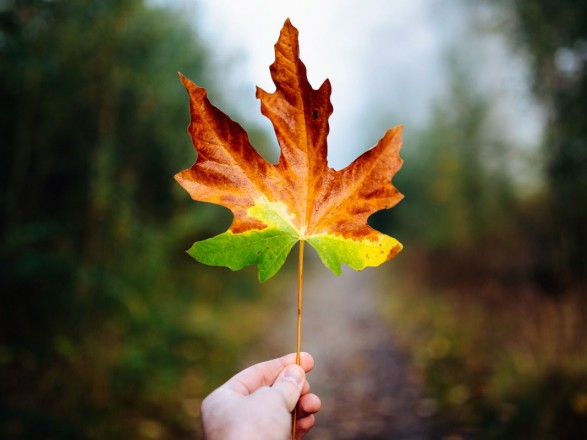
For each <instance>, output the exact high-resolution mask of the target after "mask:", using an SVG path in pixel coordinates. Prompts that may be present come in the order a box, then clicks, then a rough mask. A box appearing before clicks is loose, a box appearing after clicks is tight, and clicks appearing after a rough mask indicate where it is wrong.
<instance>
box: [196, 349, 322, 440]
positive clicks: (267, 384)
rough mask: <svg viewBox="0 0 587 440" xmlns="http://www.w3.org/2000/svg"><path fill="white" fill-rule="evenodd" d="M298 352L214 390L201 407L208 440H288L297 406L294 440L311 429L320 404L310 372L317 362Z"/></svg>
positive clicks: (243, 374)
mask: <svg viewBox="0 0 587 440" xmlns="http://www.w3.org/2000/svg"><path fill="white" fill-rule="evenodd" d="M295 359H296V355H295V353H292V354H288V355H286V356H283V357H281V358H278V359H273V360H270V361H266V362H261V363H259V364H256V365H253V366H252V367H249V368H247V369H245V370H243V371H241V372H240V373H238V374H236V375H235V376H233V377H232V378H231V379H229V380H228V382H226V383H225V384H224V385H222V386H220V387H219V388H217V389H216V390H214V391H213V392H212V393H211V394H210V395H209V396H208V397H206V399H204V402H203V403H202V423H203V426H204V436H205V438H206V440H232V439H237V440H248V439H255V440H257V439H263V440H265V439H267V440H272V439H275V440H288V439H290V438H291V429H292V414H291V413H292V411H293V410H294V408H295V407H296V404H297V423H296V440H297V439H301V438H302V437H303V436H304V435H306V433H307V432H308V431H309V430H310V429H312V427H313V426H314V423H315V420H316V419H315V418H314V414H315V413H317V412H318V411H319V410H320V399H319V398H318V396H316V395H315V394H311V393H310V384H309V382H308V381H307V380H306V373H307V372H308V371H310V370H311V369H312V368H313V367H314V359H313V358H312V356H311V355H310V354H308V353H301V364H302V365H301V367H300V366H298V365H296V364H295Z"/></svg>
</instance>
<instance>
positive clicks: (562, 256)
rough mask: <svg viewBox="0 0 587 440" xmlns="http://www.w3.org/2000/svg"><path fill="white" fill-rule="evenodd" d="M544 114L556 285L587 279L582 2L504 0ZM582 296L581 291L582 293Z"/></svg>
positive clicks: (585, 24)
mask: <svg viewBox="0 0 587 440" xmlns="http://www.w3.org/2000/svg"><path fill="white" fill-rule="evenodd" d="M509 4H510V7H511V10H512V11H513V12H514V17H515V19H516V24H517V26H516V27H515V29H516V35H517V37H518V39H519V41H520V42H521V43H522V44H523V45H524V47H526V48H527V50H528V53H529V54H530V57H531V63H532V67H533V76H534V88H535V91H536V94H537V95H538V96H539V97H540V98H541V99H542V101H543V102H544V104H545V107H546V108H547V111H548V127H547V139H546V160H547V162H546V175H547V179H548V185H549V192H550V195H551V197H550V198H551V209H552V215H553V219H554V222H555V228H556V229H555V230H554V231H552V233H553V234H556V236H557V239H558V241H559V243H558V246H557V247H558V251H557V252H556V253H555V255H554V256H553V258H552V261H551V264H553V265H554V266H555V267H557V271H558V273H559V274H563V277H562V278H564V279H563V280H561V281H566V282H570V283H571V284H574V285H583V286H585V282H586V279H587V227H586V225H587V113H586V112H585V109H586V107H585V103H586V102H587V1H585V0H560V1H553V0H509ZM583 293H584V294H585V293H586V292H583Z"/></svg>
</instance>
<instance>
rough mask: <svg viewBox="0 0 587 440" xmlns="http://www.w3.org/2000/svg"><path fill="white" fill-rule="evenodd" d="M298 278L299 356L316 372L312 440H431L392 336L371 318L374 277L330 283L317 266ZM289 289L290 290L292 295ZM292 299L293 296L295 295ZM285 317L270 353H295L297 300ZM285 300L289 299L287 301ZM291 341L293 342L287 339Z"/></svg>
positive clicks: (346, 273)
mask: <svg viewBox="0 0 587 440" xmlns="http://www.w3.org/2000/svg"><path fill="white" fill-rule="evenodd" d="M308 263H309V264H307V267H308V266H309V267H311V268H312V271H309V272H308V273H306V274H305V279H304V304H303V305H304V315H303V325H302V350H303V351H308V352H310V353H312V355H313V356H314V358H315V360H316V368H315V369H314V370H313V371H312V373H311V375H310V381H311V383H312V390H313V391H314V392H315V393H316V394H318V395H319V396H320V398H321V399H322V411H320V413H319V414H318V417H317V420H318V422H317V424H316V427H315V428H314V429H313V431H312V432H311V434H309V435H308V436H307V437H306V438H308V439H310V440H331V439H333V440H334V439H336V440H345V439H357V440H359V439H360V440H375V439H393V440H408V439H409V440H416V439H428V438H432V436H431V435H430V423H429V421H428V419H426V418H425V417H420V416H419V415H418V414H423V413H424V412H425V405H424V404H423V403H425V400H422V399H421V396H420V390H419V387H418V384H417V380H416V379H415V377H414V375H413V374H411V372H410V370H409V366H408V363H407V362H406V359H405V357H404V356H403V355H402V353H401V352H399V351H398V350H397V348H396V347H394V345H393V333H392V331H391V330H390V329H389V327H388V325H386V324H385V323H384V322H383V321H382V320H381V319H380V318H379V317H378V313H377V307H378V304H377V299H376V298H377V293H376V283H375V282H374V280H373V274H374V272H373V271H372V270H371V271H370V270H366V271H364V272H355V271H353V270H350V269H348V268H345V269H346V270H343V274H342V276H341V277H336V276H335V275H333V274H332V273H330V272H328V271H327V270H326V269H324V268H322V267H321V264H320V263H319V262H318V261H315V262H314V261H312V262H308ZM292 290H295V289H292ZM294 293H295V292H294ZM290 296H291V297H292V298H291V302H290V303H289V304H287V305H286V307H289V309H287V310H291V313H289V314H288V317H287V318H285V319H282V320H281V321H280V322H279V323H275V324H274V325H276V327H274V328H273V329H272V331H271V335H268V340H269V341H268V342H269V344H270V346H272V347H273V348H272V351H274V352H277V353H281V352H284V350H283V347H284V344H285V345H287V346H291V347H295V325H296V324H295V318H296V316H295V314H296V305H295V304H296V299H295V295H294V294H292V295H290ZM289 301H290V299H289V298H288V302H289ZM292 339H293V340H292Z"/></svg>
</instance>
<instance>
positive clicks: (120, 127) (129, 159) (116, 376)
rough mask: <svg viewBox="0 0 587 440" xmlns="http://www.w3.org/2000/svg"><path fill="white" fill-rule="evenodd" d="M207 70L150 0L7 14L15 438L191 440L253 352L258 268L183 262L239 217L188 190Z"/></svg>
mask: <svg viewBox="0 0 587 440" xmlns="http://www.w3.org/2000/svg"><path fill="white" fill-rule="evenodd" d="M206 59H207V54H206V52H205V51H204V50H203V48H202V47H201V46H200V45H199V43H198V36H197V34H196V33H195V31H194V30H193V28H192V27H191V25H190V24H189V23H188V22H187V21H186V20H185V19H184V18H183V17H182V16H181V15H180V14H179V13H176V12H172V11H169V10H166V9H161V8H155V7H153V6H148V5H146V4H144V2H143V1H140V0H124V1H119V0H106V1H103V0H101V1H90V0H86V1H82V0H77V1H51V2H48V1H40V0H39V1H14V2H8V3H7V2H3V3H2V5H1V6H0V114H1V115H2V117H1V118H0V135H1V137H2V138H1V141H0V185H1V186H2V189H3V191H2V193H1V194H0V205H1V209H2V220H1V223H0V243H1V244H0V272H1V273H0V291H2V296H1V299H0V437H2V438H7V439H9V438H46V439H51V438H96V439H102V438H158V437H165V438H185V436H186V435H187V434H188V433H191V432H194V431H195V430H197V429H198V428H197V421H196V419H195V418H196V417H198V410H199V405H198V402H199V400H200V399H201V398H202V396H203V395H204V394H205V393H206V392H207V391H208V390H210V388H211V387H212V386H215V385H218V384H219V382H220V381H221V380H222V379H224V378H225V377H226V376H227V375H228V373H229V371H233V369H234V366H235V363H236V362H237V361H238V359H239V354H240V353H241V351H242V350H244V349H246V347H247V343H250V341H251V340H252V338H253V336H254V333H255V328H256V326H255V325H254V323H255V320H257V321H258V320H259V315H258V312H254V311H253V310H250V309H251V307H252V306H248V305H247V306H245V304H244V303H245V302H246V303H247V304H248V303H251V304H252V305H256V304H258V303H259V301H260V299H261V296H260V294H259V291H258V289H257V286H256V283H254V282H253V280H252V279H251V278H250V276H248V275H250V274H245V275H243V276H239V277H234V278H230V279H226V280H225V281H223V283H222V286H220V285H219V283H218V277H217V275H218V273H216V272H214V271H213V270H211V269H206V270H205V271H204V270H203V269H202V270H199V269H198V268H197V267H194V265H193V264H191V262H190V259H189V258H187V256H186V255H185V252H184V250H185V247H186V245H187V244H188V243H189V242H190V240H193V233H194V231H201V233H202V234H204V233H206V230H205V229H206V228H208V227H210V225H211V224H218V223H219V222H220V223H226V224H228V222H229V219H228V218H227V215H226V213H225V212H224V211H220V210H217V209H214V208H212V207H210V206H197V207H196V206H194V205H193V203H191V201H190V200H189V198H188V197H186V196H185V194H184V193H183V192H181V191H180V190H179V189H178V188H176V185H175V182H174V181H173V179H172V176H173V174H174V172H175V170H177V169H178V168H179V167H180V166H181V165H182V164H184V163H186V162H189V161H191V160H193V159H194V154H193V153H191V151H192V150H191V146H190V142H189V138H188V136H187V134H186V132H185V126H186V125H187V122H188V117H187V113H186V112H187V107H186V104H185V91H184V90H183V88H182V87H181V84H180V83H179V81H178V80H177V73H176V72H177V71H178V70H181V71H184V72H186V73H189V74H190V75H191V76H192V77H194V78H196V79H197V80H198V81H200V82H202V83H206V81H207V77H206V72H205V69H204V68H205V64H206ZM241 313H242V314H245V315H246V318H245V317H242V316H241ZM229 324H230V325H229Z"/></svg>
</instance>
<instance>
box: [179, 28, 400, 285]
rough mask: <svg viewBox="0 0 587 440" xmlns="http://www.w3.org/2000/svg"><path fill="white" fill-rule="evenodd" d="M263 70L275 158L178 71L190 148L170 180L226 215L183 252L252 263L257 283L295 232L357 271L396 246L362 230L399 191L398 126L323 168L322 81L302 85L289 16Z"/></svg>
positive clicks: (327, 106)
mask: <svg viewBox="0 0 587 440" xmlns="http://www.w3.org/2000/svg"><path fill="white" fill-rule="evenodd" d="M270 71H271V77H272V79H273V82H274V83H275V86H276V91H275V92H273V93H268V92H266V91H264V90H262V89H260V88H257V97H258V98H259V99H260V100H261V112H262V113H263V114H264V115H265V116H266V117H267V118H269V120H270V121H271V123H272V124H273V127H274V130H275V134H276V136H277V139H278V141H279V145H280V148H281V155H280V157H279V161H278V163H277V164H272V163H269V162H267V161H266V160H265V159H264V158H263V157H261V156H260V155H259V154H258V153H257V152H256V151H255V149H254V148H253V147H252V146H251V144H250V142H249V139H248V136H247V133H246V132H245V131H244V129H243V128H242V127H241V126H240V125H238V124H237V123H236V122H234V121H232V120H231V119H230V118H229V117H228V116H227V115H226V114H224V113H222V112H221V111H220V110H218V109H217V108H216V107H214V106H213V105H212V104H210V101H209V100H208V97H207V94H206V91H205V90H204V89H203V88H201V87H198V86H197V85H195V84H194V83H193V82H192V81H190V80H189V79H187V78H186V77H184V76H183V75H181V74H180V79H181V81H182V83H183V84H184V86H185V87H186V89H187V91H188V93H189V97H190V112H191V123H190V125H189V127H188V132H189V134H190V136H191V138H192V140H193V144H194V147H195V148H196V151H197V153H198V156H197V160H196V162H195V164H194V165H193V166H192V167H191V168H190V169H187V170H184V171H182V172H180V173H178V174H177V175H176V176H175V178H176V180H177V181H178V182H179V183H180V185H182V186H183V188H185V190H186V191H187V192H188V193H189V194H190V196H191V197H192V198H193V199H194V200H198V201H202V202H210V203H215V204H218V205H222V206H225V207H227V208H229V209H230V210H231V211H232V213H233V214H234V220H233V222H232V224H231V226H230V228H229V229H228V231H226V232H224V233H222V234H220V235H217V236H215V237H212V238H209V239H207V240H203V241H200V242H196V243H195V244H194V245H193V247H192V248H191V249H190V250H189V251H188V253H189V254H190V255H191V256H192V257H194V258H195V259H196V260H198V261H200V262H202V263H205V264H209V265H214V266H226V267H229V268H230V269H232V270H239V269H241V268H243V267H245V266H249V265H253V264H256V265H258V268H259V279H260V280H261V281H265V280H267V279H269V278H270V277H272V276H273V275H275V273H277V271H278V270H279V269H280V267H281V266H282V265H283V263H284V262H285V260H286V257H287V255H288V254H289V252H290V250H291V248H292V247H293V246H294V245H295V244H296V243H297V242H298V241H300V240H304V241H305V242H307V243H309V244H310V245H312V246H313V247H314V248H315V249H316V251H317V252H318V255H319V256H320V258H321V259H322V261H323V263H324V264H325V265H326V266H327V267H328V268H330V269H331V270H332V271H333V272H334V273H336V274H340V273H341V264H342V263H344V264H346V265H348V266H350V267H352V268H353V269H356V270H362V269H364V268H365V267H367V266H378V265H380V264H382V263H384V262H385V261H387V260H389V259H390V258H392V257H393V256H395V255H396V254H397V253H398V252H399V251H400V250H401V249H402V245H401V244H400V243H399V242H398V241H397V240H396V239H394V238H392V237H389V236H387V235H385V234H382V233H381V232H379V231H376V230H375V229H373V228H371V227H370V226H369V225H368V224H367V219H368V217H369V216H370V215H371V214H373V213H375V212H376V211H379V210H381V209H388V208H391V207H392V206H394V205H395V204H396V203H398V202H399V201H400V200H401V199H402V197H403V196H402V195H401V194H400V193H399V191H398V190H397V189H396V188H395V187H394V186H393V185H392V183H391V178H392V176H393V175H394V174H395V173H396V172H397V170H398V169H399V168H400V167H401V164H402V160H401V159H400V157H399V150H400V147H401V127H396V128H393V129H390V130H388V131H387V132H386V133H385V135H384V136H383V138H382V139H381V140H380V141H379V142H378V143H377V145H375V146H374V147H373V148H372V149H370V150H368V151H367V152H365V153H364V154H363V155H361V156H360V157H359V158H357V159H356V160H355V161H354V162H352V163H351V164H350V165H349V166H347V167H346V168H344V169H342V170H338V171H337V170H334V169H332V168H329V167H328V165H327V144H326V137H327V135H328V131H329V128H328V118H329V117H330V115H331V114H332V104H331V102H330V93H331V87H330V82H329V81H328V80H326V81H325V82H324V83H323V84H322V85H321V86H320V88H319V89H318V90H314V89H313V88H312V87H311V85H310V83H309V82H308V79H307V77H306V67H305V66H304V64H303V63H302V62H301V61H300V59H299V45H298V31H297V29H296V28H295V27H294V26H293V25H292V24H291V23H290V21H289V20H287V21H286V22H285V24H284V26H283V28H282V30H281V33H280V36H279V40H278V41H277V44H276V45H275V62H274V63H273V64H272V65H271V67H270Z"/></svg>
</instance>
